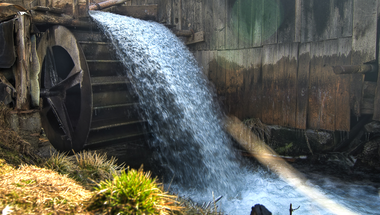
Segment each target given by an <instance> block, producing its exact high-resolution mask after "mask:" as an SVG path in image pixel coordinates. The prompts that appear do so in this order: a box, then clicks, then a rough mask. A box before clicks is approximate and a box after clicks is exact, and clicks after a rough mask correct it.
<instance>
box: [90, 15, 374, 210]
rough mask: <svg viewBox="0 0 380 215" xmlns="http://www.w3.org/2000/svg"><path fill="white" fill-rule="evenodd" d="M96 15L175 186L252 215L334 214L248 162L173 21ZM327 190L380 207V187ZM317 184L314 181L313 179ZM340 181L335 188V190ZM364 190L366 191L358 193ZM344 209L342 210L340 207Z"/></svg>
mask: <svg viewBox="0 0 380 215" xmlns="http://www.w3.org/2000/svg"><path fill="white" fill-rule="evenodd" d="M90 15H91V16H92V18H93V19H94V20H95V21H96V22H97V23H98V24H99V26H100V27H101V28H102V29H103V31H104V33H105V34H106V35H107V36H108V38H109V39H110V41H112V43H113V45H114V46H115V49H116V51H117V54H118V56H119V58H120V59H121V60H122V62H123V64H124V66H125V68H126V73H127V75H128V77H129V79H130V81H131V83H132V85H133V87H134V90H135V91H136V93H137V94H138V96H139V99H140V105H141V107H142V109H143V110H144V116H145V117H146V119H147V120H148V122H149V124H150V126H151V127H152V129H153V131H154V135H155V137H156V140H157V141H156V142H155V143H153V146H154V147H157V148H158V149H159V152H160V156H159V159H160V162H161V165H162V166H163V167H164V169H165V170H166V173H165V174H166V175H167V176H168V178H169V180H170V179H171V178H173V179H174V180H173V184H172V186H171V188H172V189H174V190H176V192H177V193H179V194H180V195H184V196H187V197H190V198H191V199H193V200H195V201H205V200H207V201H210V200H212V198H213V197H212V193H214V194H215V196H217V195H224V198H223V199H222V200H221V202H220V203H219V207H220V208H221V209H222V210H223V211H224V212H225V213H226V214H237V215H239V214H249V213H250V211H251V207H252V206H253V205H255V204H263V205H265V206H266V207H267V208H268V209H269V210H270V211H272V212H273V214H289V211H288V210H289V204H290V203H292V204H293V205H294V206H295V207H297V206H298V205H300V206H301V208H300V209H299V210H297V211H295V212H294V213H293V214H330V213H331V211H326V210H324V209H322V208H320V207H319V206H318V205H317V204H316V203H314V202H313V201H310V200H309V199H308V198H306V197H305V196H303V195H302V194H300V193H299V192H298V191H297V190H296V189H294V188H293V187H291V186H290V185H288V184H287V183H285V182H284V181H283V180H281V179H280V178H278V177H277V176H276V175H274V174H273V173H270V172H268V171H267V170H263V169H262V168H261V167H256V168H255V169H250V168H248V167H246V166H244V165H243V163H242V162H240V161H239V160H240V159H239V158H237V157H236V156H235V153H234V151H233V150H232V147H231V140H230V139H229V136H228V135H227V134H226V133H225V132H224V131H223V129H222V117H223V116H222V114H221V111H220V108H219V107H218V105H217V103H215V102H214V98H215V93H214V91H213V90H212V89H211V88H209V84H208V81H207V79H206V78H205V77H204V76H203V74H202V72H201V70H200V69H199V67H198V66H197V62H196V61H195V59H194V58H193V56H192V54H191V53H190V52H189V51H188V49H187V48H186V46H185V45H184V44H183V43H182V42H181V41H179V40H178V38H177V37H176V36H175V35H173V34H172V33H171V32H170V31H169V30H168V29H167V28H165V27H164V26H163V25H161V24H158V23H155V22H146V21H142V20H138V19H134V18H130V17H125V16H119V15H115V14H111V13H105V12H98V11H91V12H90ZM317 182H319V183H318V185H313V184H312V183H311V182H310V186H312V187H314V188H315V189H318V190H321V191H322V192H323V193H325V194H326V195H327V196H329V197H331V198H332V199H335V200H336V201H337V202H338V203H340V204H342V205H343V206H345V207H347V208H348V209H349V210H352V211H353V212H355V213H359V214H379V213H380V207H379V205H380V203H379V190H378V189H377V188H375V187H373V186H369V185H368V186H360V185H356V184H345V183H343V182H336V181H332V180H330V179H328V178H324V179H322V181H317ZM307 183H309V182H307ZM332 188H333V189H332ZM358 197H360V198H358ZM336 213H339V212H336Z"/></svg>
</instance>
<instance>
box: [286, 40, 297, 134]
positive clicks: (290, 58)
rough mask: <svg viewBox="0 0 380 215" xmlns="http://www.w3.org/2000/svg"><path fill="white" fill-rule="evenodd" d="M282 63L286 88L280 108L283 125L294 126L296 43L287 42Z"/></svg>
mask: <svg viewBox="0 0 380 215" xmlns="http://www.w3.org/2000/svg"><path fill="white" fill-rule="evenodd" d="M284 57H285V63H284V64H285V65H284V67H285V68H284V81H285V82H286V89H284V97H283V103H282V108H283V112H284V113H285V114H284V115H283V126H287V127H292V128H294V127H296V112H297V62H298V43H289V44H288V45H287V46H286V49H285V52H284Z"/></svg>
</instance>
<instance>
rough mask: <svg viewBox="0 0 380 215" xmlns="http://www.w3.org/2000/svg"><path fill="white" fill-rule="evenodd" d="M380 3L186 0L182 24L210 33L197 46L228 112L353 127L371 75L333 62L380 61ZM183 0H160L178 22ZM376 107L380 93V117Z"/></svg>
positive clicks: (291, 123) (270, 120) (300, 124)
mask: <svg viewBox="0 0 380 215" xmlns="http://www.w3.org/2000/svg"><path fill="white" fill-rule="evenodd" d="M378 1H379V0H202V1H201V0H182V8H181V10H182V20H183V21H182V29H183V30H186V29H193V30H194V31H195V32H197V31H204V32H205V42H202V43H198V44H193V45H190V46H189V48H190V50H192V51H193V52H194V55H195V56H196V58H197V59H198V62H199V64H200V66H201V67H203V70H204V72H205V74H206V75H207V76H208V77H209V79H210V81H211V82H212V84H213V85H214V86H215V87H216V90H217V93H218V96H219V99H220V100H221V101H222V102H223V104H224V107H225V109H226V111H227V113H228V114H233V115H236V116H238V117H239V118H241V119H244V118H250V117H255V118H260V119H261V120H262V121H263V122H264V123H267V124H276V125H281V126H288V127H294V128H299V129H306V128H312V129H326V130H341V131H349V130H350V117H351V113H353V114H354V115H356V116H360V115H361V112H360V107H361V105H362V103H363V101H362V87H363V83H364V80H365V76H364V75H362V74H356V75H350V74H345V75H336V74H335V73H334V72H333V70H332V66H337V65H360V64H363V63H368V62H374V61H376V59H377V57H376V51H377V47H376V42H377V17H378V7H380V3H379V2H378ZM178 2H179V0H161V2H160V3H159V4H161V5H159V7H160V8H161V11H165V14H167V15H166V17H167V16H171V18H170V19H169V18H166V20H171V21H169V24H174V25H176V26H177V28H178V27H179V26H178V23H176V22H175V20H176V19H177V20H178V19H179V17H178V16H179V15H180V13H179V12H178V11H179V7H178ZM162 8H165V10H164V9H162ZM162 17H165V16H162ZM376 77H377V76H376ZM366 81H372V82H376V81H377V80H366ZM377 90H378V92H380V88H378V89H377ZM376 102H377V103H376ZM376 105H377V106H378V107H380V93H377V94H376V97H375V109H374V119H376V118H377V120H380V110H379V108H376Z"/></svg>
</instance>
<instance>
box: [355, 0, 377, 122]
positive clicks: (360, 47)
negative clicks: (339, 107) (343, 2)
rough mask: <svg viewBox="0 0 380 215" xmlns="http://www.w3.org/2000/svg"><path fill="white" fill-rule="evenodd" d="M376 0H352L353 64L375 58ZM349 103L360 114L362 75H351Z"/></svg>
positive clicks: (357, 114)
mask: <svg viewBox="0 0 380 215" xmlns="http://www.w3.org/2000/svg"><path fill="white" fill-rule="evenodd" d="M377 4H378V3H377V0H368V1H359V0H354V12H353V13H354V14H353V33H352V34H353V35H352V51H353V53H352V59H351V63H352V64H353V65H356V64H362V63H365V62H369V61H372V60H375V59H376V47H375V46H374V45H373V44H375V41H376V38H377ZM351 81H352V84H351V85H350V105H351V109H352V111H353V113H354V114H355V115H356V116H360V115H361V113H360V104H361V100H362V98H361V96H362V95H361V89H362V87H363V81H364V75H361V74H354V75H351Z"/></svg>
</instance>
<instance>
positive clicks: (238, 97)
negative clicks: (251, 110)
mask: <svg viewBox="0 0 380 215" xmlns="http://www.w3.org/2000/svg"><path fill="white" fill-rule="evenodd" d="M243 54H244V50H236V51H234V54H233V58H232V60H233V62H234V64H233V68H232V70H233V71H235V72H234V76H235V78H234V79H235V80H234V82H233V86H234V88H235V90H234V91H235V94H234V95H233V96H232V98H231V101H232V112H233V113H235V114H236V116H237V117H238V118H240V119H242V115H243V109H244V107H243V103H244V102H243V100H244V98H243V95H242V93H243V88H244V76H243V70H244V58H243V56H244V55H243Z"/></svg>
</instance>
